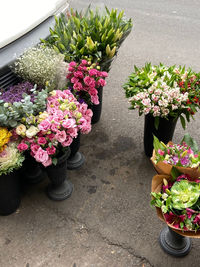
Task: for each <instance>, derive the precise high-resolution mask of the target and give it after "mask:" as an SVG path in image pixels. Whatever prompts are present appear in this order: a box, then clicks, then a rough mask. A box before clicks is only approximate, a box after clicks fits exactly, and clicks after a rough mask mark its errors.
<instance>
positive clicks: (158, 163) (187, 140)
mask: <svg viewBox="0 0 200 267" xmlns="http://www.w3.org/2000/svg"><path fill="white" fill-rule="evenodd" d="M151 161H152V163H153V165H154V168H155V170H156V172H157V173H158V174H167V175H170V173H171V170H172V167H173V166H175V167H176V168H177V169H178V170H179V171H180V172H181V173H184V174H188V175H190V176H191V177H193V178H198V177H200V167H199V166H200V152H199V150H198V145H197V143H196V142H195V141H194V140H193V139H192V138H191V136H190V135H189V134H186V135H185V136H184V138H183V140H182V141H181V143H180V144H174V143H172V142H169V143H168V144H167V145H165V144H164V143H163V142H160V141H159V140H158V138H157V137H155V136H154V151H153V155H152V157H151Z"/></svg>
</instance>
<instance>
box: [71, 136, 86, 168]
mask: <svg viewBox="0 0 200 267" xmlns="http://www.w3.org/2000/svg"><path fill="white" fill-rule="evenodd" d="M80 138H81V134H80V132H79V133H78V136H77V138H74V139H73V142H72V143H71V145H70V150H71V154H70V156H69V158H68V160H67V168H68V169H69V170H75V169H78V168H80V167H81V166H82V165H83V163H84V162H85V157H84V155H83V154H82V153H81V152H79V148H80Z"/></svg>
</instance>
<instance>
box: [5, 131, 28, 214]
mask: <svg viewBox="0 0 200 267" xmlns="http://www.w3.org/2000/svg"><path fill="white" fill-rule="evenodd" d="M11 136H12V134H11V132H10V131H8V129H7V128H6V127H0V215H9V214H11V213H13V212H15V211H16V209H17V208H18V207H19V205H20V200H21V197H20V183H19V177H18V172H17V169H19V168H20V167H21V166H22V162H23V160H24V156H23V155H22V154H21V153H20V152H19V151H18V149H17V144H16V143H15V142H13V141H11V140H10V138H11Z"/></svg>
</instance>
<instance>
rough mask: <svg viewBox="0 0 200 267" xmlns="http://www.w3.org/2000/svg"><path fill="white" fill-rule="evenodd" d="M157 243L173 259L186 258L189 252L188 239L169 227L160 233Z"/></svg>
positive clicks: (189, 243)
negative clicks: (173, 257)
mask: <svg viewBox="0 0 200 267" xmlns="http://www.w3.org/2000/svg"><path fill="white" fill-rule="evenodd" d="M159 242H160V246H161V248H162V249H163V250H164V251H165V252H166V253H168V254H170V255H172V256H175V257H183V256H186V255H187V254H188V253H189V252H190V250H191V240H190V238H189V237H186V236H182V235H179V234H178V233H176V232H175V231H173V230H172V229H171V228H170V227H169V226H166V227H165V228H164V229H163V230H162V231H161V233H160V237H159Z"/></svg>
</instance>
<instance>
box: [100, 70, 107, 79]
mask: <svg viewBox="0 0 200 267" xmlns="http://www.w3.org/2000/svg"><path fill="white" fill-rule="evenodd" d="M99 76H100V77H105V78H106V77H108V73H107V72H106V71H99Z"/></svg>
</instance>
